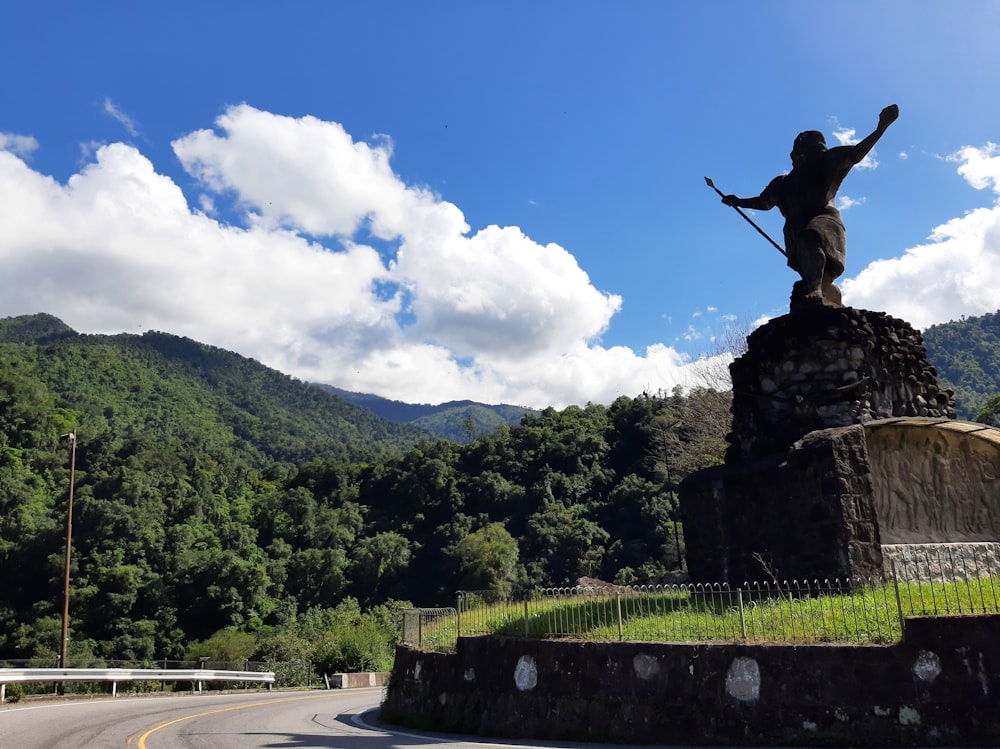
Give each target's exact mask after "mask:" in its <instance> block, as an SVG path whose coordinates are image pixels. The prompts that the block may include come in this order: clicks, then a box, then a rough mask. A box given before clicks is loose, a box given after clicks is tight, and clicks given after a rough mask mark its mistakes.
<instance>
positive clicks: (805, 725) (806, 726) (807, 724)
mask: <svg viewBox="0 0 1000 749" xmlns="http://www.w3.org/2000/svg"><path fill="white" fill-rule="evenodd" d="M802 729H803V730H805V731H815V730H816V724H815V723H813V722H812V721H811V720H804V721H802Z"/></svg>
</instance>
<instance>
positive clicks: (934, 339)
mask: <svg viewBox="0 0 1000 749" xmlns="http://www.w3.org/2000/svg"><path fill="white" fill-rule="evenodd" d="M923 337H924V345H925V346H926V347H927V358H928V360H929V361H930V362H931V364H933V365H934V367H935V368H936V369H937V371H938V376H939V377H940V378H941V380H942V383H943V385H944V386H945V387H949V388H951V389H952V390H954V391H955V398H956V406H955V408H956V411H957V412H958V416H959V418H962V419H975V418H976V415H977V414H978V413H979V411H980V410H981V409H982V408H983V407H984V406H985V405H986V402H987V401H988V400H989V399H990V397H991V396H993V395H996V394H997V393H1000V312H994V313H991V314H986V315H981V316H979V317H963V318H962V319H960V320H958V321H952V322H948V323H943V324H941V325H933V326H931V327H930V328H928V329H927V330H926V331H924V334H923Z"/></svg>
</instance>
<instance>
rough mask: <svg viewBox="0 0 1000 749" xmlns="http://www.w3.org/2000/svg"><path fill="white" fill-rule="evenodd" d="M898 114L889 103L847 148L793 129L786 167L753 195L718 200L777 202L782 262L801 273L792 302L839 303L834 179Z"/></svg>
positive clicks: (765, 205) (840, 231)
mask: <svg viewBox="0 0 1000 749" xmlns="http://www.w3.org/2000/svg"><path fill="white" fill-rule="evenodd" d="M897 117H899V107H897V106H896V105H895V104H891V105H890V106H888V107H886V108H885V109H883V110H882V112H881V113H880V114H879V117H878V127H876V128H875V131H874V132H873V133H872V134H871V135H869V136H868V137H867V138H865V139H864V140H862V141H860V142H859V143H857V144H855V145H853V146H838V147H836V148H830V149H827V147H826V140H825V139H824V138H823V133H821V132H818V131H816V130H807V131H806V132H804V133H799V135H798V137H796V138H795V143H794V144H793V145H792V171H791V172H789V173H788V174H784V175H781V176H780V177H775V178H774V179H773V180H771V183H770V184H769V185H768V186H767V187H765V188H764V192H762V193H761V194H760V195H758V196H757V197H756V198H738V197H736V196H735V195H726V196H725V197H724V198H723V199H722V202H723V203H725V204H726V205H729V206H735V207H737V208H751V209H754V210H761V211H769V210H770V209H771V208H774V206H778V210H780V211H781V215H782V216H784V217H785V229H784V236H785V251H786V252H787V254H788V265H789V266H790V267H791V268H792V270H795V271H797V272H798V274H799V275H800V276H802V280H801V281H799V282H797V283H796V284H795V288H794V289H793V291H792V303H793V304H795V303H796V302H797V301H800V300H801V301H806V302H814V303H822V304H827V305H831V306H837V307H839V306H840V289H838V288H837V287H836V285H834V283H833V282H834V279H836V278H837V277H838V276H840V274H841V273H843V272H844V258H845V254H846V250H845V232H844V224H843V222H842V221H841V220H840V211H838V210H837V207H836V205H835V199H836V197H837V190H838V189H839V188H840V183H841V182H843V181H844V177H846V176H847V173H848V172H850V171H851V168H852V167H853V166H854V165H855V164H857V163H858V162H859V161H861V160H862V159H863V158H864V157H865V156H866V155H867V154H868V152H869V151H871V150H872V147H873V146H874V145H875V143H876V142H878V139H879V138H881V137H882V134H883V133H884V132H885V131H886V130H887V129H888V127H889V125H891V124H892V123H893V122H895V121H896V118H897Z"/></svg>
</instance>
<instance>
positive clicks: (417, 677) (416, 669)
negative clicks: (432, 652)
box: [413, 661, 424, 681]
mask: <svg viewBox="0 0 1000 749" xmlns="http://www.w3.org/2000/svg"><path fill="white" fill-rule="evenodd" d="M423 670H424V662H423V661H417V665H416V666H414V667H413V680H414V681H420V672H421V671H423Z"/></svg>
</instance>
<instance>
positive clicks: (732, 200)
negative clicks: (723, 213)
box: [722, 195, 740, 208]
mask: <svg viewBox="0 0 1000 749" xmlns="http://www.w3.org/2000/svg"><path fill="white" fill-rule="evenodd" d="M722 202H723V203H725V204H726V205H728V206H731V207H733V208H735V207H736V206H738V205H739V204H740V199H739V198H738V197H736V196H735V195H724V196H723V198H722Z"/></svg>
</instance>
